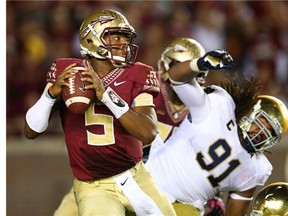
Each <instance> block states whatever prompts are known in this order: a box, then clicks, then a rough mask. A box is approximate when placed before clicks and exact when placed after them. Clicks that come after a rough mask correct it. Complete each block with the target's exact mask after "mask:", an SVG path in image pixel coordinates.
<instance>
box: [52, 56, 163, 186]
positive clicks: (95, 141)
mask: <svg viewBox="0 0 288 216" xmlns="http://www.w3.org/2000/svg"><path fill="white" fill-rule="evenodd" d="M74 62H77V63H81V64H82V65H83V66H86V67H91V65H90V64H89V62H88V61H87V60H82V59H73V58H61V59H57V60H56V61H55V62H54V63H53V65H52V67H51V69H50V71H49V72H48V74H47V81H48V82H54V81H55V79H56V78H57V76H58V75H59V74H60V73H61V72H62V71H63V70H64V69H65V68H66V67H67V66H68V65H70V64H72V63H74ZM101 79H102V82H103V84H104V86H105V87H107V86H109V87H110V88H112V89H113V90H114V91H115V92H116V93H117V94H118V95H119V96H120V97H121V98H122V99H123V100H125V101H126V102H127V104H128V105H129V107H133V106H134V103H133V100H134V99H135V98H136V97H137V96H138V95H139V94H141V93H149V94H152V95H153V96H154V97H156V96H157V95H158V93H159V83H158V79H157V77H156V71H155V70H154V69H153V68H152V67H150V66H147V65H145V64H142V63H135V64H134V65H128V66H127V67H126V68H116V69H114V70H113V71H111V72H110V73H109V74H107V75H106V76H105V77H102V78H101ZM60 117H61V122H62V127H63V130H64V132H65V141H66V145H67V149H68V154H69V159H70V165H71V168H72V171H73V174H74V176H75V177H76V178H78V179H80V180H92V179H93V180H96V179H100V178H105V177H108V176H112V175H116V174H119V173H121V172H123V171H125V170H128V169H129V168H131V167H133V166H134V165H135V164H136V163H137V162H139V161H140V160H141V159H142V148H143V146H142V142H141V141H140V140H138V139H136V138H134V137H132V136H131V135H130V134H129V133H128V132H127V131H126V130H125V129H124V128H123V127H122V125H121V124H120V122H119V120H118V119H116V118H115V117H114V115H113V114H112V112H111V111H110V110H109V109H108V108H107V107H106V106H105V105H104V104H102V103H101V102H100V101H99V100H96V101H95V102H94V103H92V104H91V105H90V107H89V108H88V110H87V111H86V112H85V113H84V114H82V115H77V114H73V113H72V112H71V111H69V109H67V108H66V107H65V106H60Z"/></svg>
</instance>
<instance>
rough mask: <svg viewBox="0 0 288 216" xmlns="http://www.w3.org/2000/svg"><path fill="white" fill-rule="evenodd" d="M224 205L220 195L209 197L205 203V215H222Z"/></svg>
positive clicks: (223, 213)
mask: <svg viewBox="0 0 288 216" xmlns="http://www.w3.org/2000/svg"><path fill="white" fill-rule="evenodd" d="M224 215H225V206H224V202H223V200H222V199H221V198H220V197H214V198H213V199H210V200H209V201H208V202H207V204H206V212H205V216H224Z"/></svg>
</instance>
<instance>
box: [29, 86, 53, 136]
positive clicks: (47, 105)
mask: <svg viewBox="0 0 288 216" xmlns="http://www.w3.org/2000/svg"><path fill="white" fill-rule="evenodd" d="M45 91H46V92H45V94H42V96H41V97H40V99H39V100H38V101H37V102H36V103H35V104H34V105H33V106H32V107H31V108H30V109H29V110H28V111H27V113H26V122H27V124H28V125H29V127H30V128H31V129H32V130H34V131H35V132H37V133H42V132H43V131H45V130H46V129H47V127H48V122H49V116H50V112H51V109H52V107H53V105H54V103H55V101H56V99H51V98H50V97H48V96H47V92H48V90H47V89H45Z"/></svg>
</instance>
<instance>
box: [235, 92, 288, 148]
mask: <svg viewBox="0 0 288 216" xmlns="http://www.w3.org/2000/svg"><path fill="white" fill-rule="evenodd" d="M257 99H258V102H257V103H256V104H255V105H254V107H253V109H251V110H250V112H249V113H248V115H246V116H244V117H243V118H242V119H241V120H240V123H239V127H240V128H241V129H242V132H243V137H244V141H243V142H242V146H243V147H244V148H245V149H246V150H247V151H248V152H249V153H255V152H263V151H264V150H267V149H269V148H271V147H273V146H275V145H276V144H278V143H279V142H280V139H281V137H282V136H283V135H284V134H285V133H286V131H287V127H288V111H287V107H286V106H285V104H284V103H283V102H282V101H281V100H279V99H278V98H276V97H273V96H268V95H260V96H258V97H257ZM263 118H264V119H265V121H266V122H268V123H269V125H270V126H271V129H268V128H267V127H266V126H265V124H264V123H263V120H262V121H261V119H263ZM252 124H256V125H257V126H258V127H259V128H260V130H259V132H258V133H257V134H253V135H251V133H250V127H251V125H252Z"/></svg>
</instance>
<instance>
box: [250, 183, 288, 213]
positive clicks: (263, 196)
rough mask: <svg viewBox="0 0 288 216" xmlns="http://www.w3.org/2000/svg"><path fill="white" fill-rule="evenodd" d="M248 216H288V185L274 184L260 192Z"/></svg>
mask: <svg viewBox="0 0 288 216" xmlns="http://www.w3.org/2000/svg"><path fill="white" fill-rule="evenodd" d="M250 216H288V183H287V182H275V183H272V184H269V185H267V186H266V187H264V188H263V189H262V190H260V191H259V192H258V193H257V195H256V197H255V199H254V201H253V203H252V211H251V214H250Z"/></svg>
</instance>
